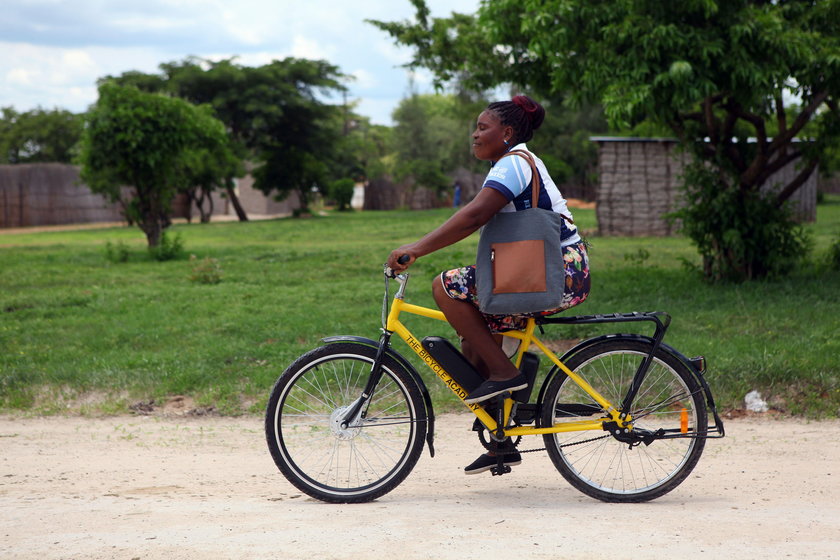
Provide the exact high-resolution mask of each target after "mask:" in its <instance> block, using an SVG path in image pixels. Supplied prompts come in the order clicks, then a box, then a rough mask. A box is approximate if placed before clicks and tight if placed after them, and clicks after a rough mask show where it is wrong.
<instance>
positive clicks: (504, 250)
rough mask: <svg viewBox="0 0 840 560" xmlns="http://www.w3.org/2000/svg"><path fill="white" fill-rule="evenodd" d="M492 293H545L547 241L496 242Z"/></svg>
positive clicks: (494, 246) (492, 249)
mask: <svg viewBox="0 0 840 560" xmlns="http://www.w3.org/2000/svg"><path fill="white" fill-rule="evenodd" d="M490 250H491V251H492V254H491V260H492V262H493V293H494V294H521V293H529V292H545V291H546V279H545V243H544V241H543V240H542V239H528V240H526V241H511V242H508V243H493V244H491V245H490Z"/></svg>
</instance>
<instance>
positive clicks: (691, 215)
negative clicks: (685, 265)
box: [670, 163, 809, 282]
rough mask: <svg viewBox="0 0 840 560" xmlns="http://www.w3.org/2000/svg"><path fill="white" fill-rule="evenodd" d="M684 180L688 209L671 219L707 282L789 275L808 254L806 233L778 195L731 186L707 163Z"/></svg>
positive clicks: (693, 167)
mask: <svg viewBox="0 0 840 560" xmlns="http://www.w3.org/2000/svg"><path fill="white" fill-rule="evenodd" d="M684 180H685V197H686V206H685V207H683V208H682V209H680V210H678V211H676V212H674V213H672V214H671V216H670V217H671V219H678V220H680V221H681V230H682V232H683V233H685V235H686V236H688V237H689V238H690V239H691V240H692V241H693V242H694V244H695V245H696V246H697V249H698V251H699V252H700V255H701V256H702V257H703V273H704V275H705V276H706V278H708V279H710V280H729V281H736V282H741V281H744V280H752V279H756V278H762V277H765V276H775V275H784V274H787V273H788V272H789V271H791V270H792V269H793V268H794V267H793V266H792V265H793V264H794V263H796V262H798V261H799V260H801V259H802V258H803V257H805V256H806V255H807V254H808V249H809V241H808V237H807V235H806V232H805V230H804V229H803V228H802V226H801V225H800V224H798V223H796V221H795V220H794V219H793V216H792V213H791V212H790V210H789V209H788V208H787V207H786V206H781V207H780V206H778V205H777V204H776V201H775V200H774V199H773V197H772V196H765V195H764V194H762V193H761V192H758V191H754V190H744V189H740V188H738V186H737V183H735V185H734V186H732V185H728V184H726V182H725V180H724V179H723V178H722V177H721V176H720V175H719V174H718V173H717V172H716V171H715V170H713V169H711V168H709V167H707V166H705V165H703V164H696V163H695V164H692V165H689V166H688V167H687V168H686V171H685V176H684ZM733 182H734V181H733Z"/></svg>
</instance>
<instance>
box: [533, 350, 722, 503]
mask: <svg viewBox="0 0 840 560" xmlns="http://www.w3.org/2000/svg"><path fill="white" fill-rule="evenodd" d="M651 346H652V344H651V342H650V341H648V340H644V339H639V338H638V337H617V338H610V339H605V340H602V341H600V342H597V343H595V344H593V345H591V346H589V347H587V348H584V349H583V350H581V351H580V352H578V353H576V354H574V355H573V356H571V357H570V358H569V359H568V360H567V361H566V366H567V367H568V368H569V369H570V370H572V371H574V372H575V373H577V374H578V375H580V376H582V377H583V378H584V379H585V380H586V381H587V382H588V383H589V384H590V385H591V386H592V387H593V388H594V389H595V390H596V391H598V392H599V393H601V395H603V396H604V397H605V398H606V399H607V400H609V401H610V402H611V403H612V404H613V405H614V406H616V407H619V406H621V403H622V401H623V399H624V396H625V395H626V394H627V392H628V389H629V387H630V384H631V381H632V380H633V377H634V375H635V373H636V370H637V369H638V367H639V365H640V364H641V362H642V360H644V358H645V356H647V355H649V353H650V350H651ZM541 410H542V413H541V425H542V426H551V425H554V424H557V423H562V422H568V421H576V420H582V419H586V418H604V417H605V416H607V415H606V412H605V411H604V410H603V409H602V408H601V407H600V406H599V405H598V404H597V403H596V402H595V401H594V399H592V397H590V396H589V395H588V394H587V393H586V392H584V391H583V390H582V389H581V388H580V387H579V386H578V385H577V384H576V383H575V382H574V381H573V380H572V379H571V378H569V377H568V376H567V375H566V374H564V373H563V372H562V371H558V372H557V375H556V376H554V378H553V379H552V380H551V382H550V384H549V386H548V387H547V390H546V392H545V397H544V400H543V403H542V408H541ZM630 414H631V415H632V418H633V429H634V430H636V431H637V433H643V432H641V430H646V431H647V432H646V433H650V434H655V433H657V431H658V430H660V429H662V430H663V432H659V436H658V437H656V436H655V437H653V438H652V441H650V442H649V444H646V443H641V444H639V445H634V446H632V447H631V446H630V444H629V443H627V442H622V441H619V440H618V439H617V438H616V437H614V436H613V435H610V434H607V435H603V434H599V433H598V432H592V431H585V432H571V433H558V434H546V435H545V436H544V440H545V444H546V449H547V451H548V454H549V456H550V457H551V460H552V462H553V463H554V465H555V467H557V469H558V470H559V471H560V473H561V474H562V475H563V477H564V478H565V479H566V480H567V481H568V482H569V483H570V484H571V485H572V486H574V487H575V488H577V489H578V490H580V491H581V492H583V493H584V494H587V495H589V496H592V497H594V498H597V499H599V500H603V501H606V502H643V501H647V500H652V499H654V498H657V497H659V496H662V495H663V494H666V493H667V492H670V491H671V490H673V489H674V488H676V487H677V486H678V485H679V484H680V483H681V482H682V481H683V480H685V478H686V477H687V476H688V475H689V474H690V473H691V471H692V469H693V468H694V466H695V465H696V464H697V461H698V460H699V459H700V455H701V454H702V452H703V447H704V445H705V439H704V435H705V433H706V427H707V422H708V418H707V415H706V403H705V401H704V400H703V392H702V391H701V389H700V386H699V384H698V383H697V380H696V379H695V377H694V374H693V373H692V372H691V371H690V370H689V369H688V366H686V364H684V363H683V362H682V361H681V360H680V359H678V358H677V357H676V356H674V355H672V354H670V353H668V352H666V351H665V350H663V349H661V348H660V349H659V350H658V351H657V352H656V354H655V356H654V359H653V362H652V363H651V365H650V369H649V370H648V373H647V375H646V377H645V379H644V382H643V383H642V386H641V388H640V389H639V392H638V393H637V395H636V398H635V399H634V401H633V403H632V406H631V409H630ZM666 434H667V437H663V435H666Z"/></svg>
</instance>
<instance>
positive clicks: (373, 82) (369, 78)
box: [350, 68, 379, 90]
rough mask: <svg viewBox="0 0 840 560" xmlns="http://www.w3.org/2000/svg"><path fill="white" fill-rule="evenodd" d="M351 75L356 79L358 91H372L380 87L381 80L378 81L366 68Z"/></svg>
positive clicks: (354, 83)
mask: <svg viewBox="0 0 840 560" xmlns="http://www.w3.org/2000/svg"><path fill="white" fill-rule="evenodd" d="M350 75H351V76H353V77H354V78H355V80H354V81H353V85H355V86H356V87H357V88H358V89H362V90H365V89H371V88H375V87H376V86H378V85H379V80H377V79H376V76H375V75H374V74H373V73H372V72H370V71H368V70H365V69H364V68H359V69H358V70H355V71H353V72H351V73H350Z"/></svg>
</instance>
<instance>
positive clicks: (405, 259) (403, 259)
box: [397, 254, 411, 264]
mask: <svg viewBox="0 0 840 560" xmlns="http://www.w3.org/2000/svg"><path fill="white" fill-rule="evenodd" d="M410 260H411V255H409V254H405V255H402V256H401V257H400V258H398V259H397V262H398V263H400V264H405V263H407V262H408V261H410Z"/></svg>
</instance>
